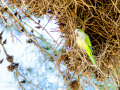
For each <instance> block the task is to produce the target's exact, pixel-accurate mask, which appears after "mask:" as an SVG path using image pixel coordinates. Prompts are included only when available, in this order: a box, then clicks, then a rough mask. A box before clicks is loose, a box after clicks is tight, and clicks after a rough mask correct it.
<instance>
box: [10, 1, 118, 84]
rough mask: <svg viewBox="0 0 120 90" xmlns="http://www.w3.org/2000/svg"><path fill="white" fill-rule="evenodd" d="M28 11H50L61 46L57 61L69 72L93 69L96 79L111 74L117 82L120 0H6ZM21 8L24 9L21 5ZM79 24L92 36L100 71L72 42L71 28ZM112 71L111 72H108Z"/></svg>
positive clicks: (87, 71) (35, 14)
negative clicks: (64, 50)
mask: <svg viewBox="0 0 120 90" xmlns="http://www.w3.org/2000/svg"><path fill="white" fill-rule="evenodd" d="M8 3H12V4H14V5H15V6H16V7H17V8H21V9H22V5H23V6H25V9H26V10H29V12H28V13H26V14H27V15H34V16H36V17H40V16H42V15H43V14H49V15H52V16H54V17H55V19H56V20H57V24H58V25H59V29H60V32H61V33H62V38H64V39H65V44H64V47H63V48H64V49H66V51H67V52H66V53H61V55H60V56H59V59H58V60H59V62H60V63H62V64H64V65H66V66H67V69H68V70H69V71H70V72H73V71H74V72H75V74H76V75H79V73H80V72H82V75H86V74H89V73H93V74H94V75H95V78H96V79H97V80H98V81H99V80H102V81H104V77H106V75H107V76H110V77H112V78H114V80H115V82H116V83H117V84H119V79H120V74H119V68H120V2H119V1H117V0H25V1H24V2H23V0H17V1H16V0H8ZM23 10H24V9H23ZM76 28H80V29H82V30H83V31H85V32H86V33H87V34H88V35H89V37H90V40H91V43H92V48H93V52H94V58H95V60H96V63H97V65H98V66H99V68H100V70H101V71H97V69H96V68H95V67H94V66H93V64H92V62H91V60H90V59H89V57H88V56H87V55H86V54H85V52H84V51H83V50H81V49H80V48H78V46H77V44H76V43H75V35H74V30H75V29H76ZM111 71H113V72H114V75H113V74H112V73H111ZM116 78H117V79H116Z"/></svg>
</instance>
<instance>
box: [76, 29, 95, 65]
mask: <svg viewBox="0 0 120 90" xmlns="http://www.w3.org/2000/svg"><path fill="white" fill-rule="evenodd" d="M74 32H75V36H76V42H77V44H78V46H79V47H80V48H81V49H84V50H86V53H87V54H88V56H89V58H90V59H91V61H92V63H93V64H94V65H95V66H96V67H97V65H96V63H95V60H94V57H93V50H92V45H91V42H90V38H89V36H88V35H87V34H86V33H85V32H84V31H82V30H81V29H75V31H74Z"/></svg>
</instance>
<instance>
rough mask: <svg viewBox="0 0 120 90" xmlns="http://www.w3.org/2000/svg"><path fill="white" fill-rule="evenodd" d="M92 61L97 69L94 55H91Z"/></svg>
mask: <svg viewBox="0 0 120 90" xmlns="http://www.w3.org/2000/svg"><path fill="white" fill-rule="evenodd" d="M90 59H91V61H92V63H93V64H94V65H95V66H96V67H97V65H96V63H95V59H94V57H93V55H91V56H90Z"/></svg>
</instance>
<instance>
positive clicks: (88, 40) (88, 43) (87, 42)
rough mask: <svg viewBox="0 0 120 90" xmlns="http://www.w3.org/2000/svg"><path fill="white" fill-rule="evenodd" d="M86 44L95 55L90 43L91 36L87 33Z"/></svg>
mask: <svg viewBox="0 0 120 90" xmlns="http://www.w3.org/2000/svg"><path fill="white" fill-rule="evenodd" d="M85 42H86V44H87V45H88V46H89V48H90V49H91V51H92V53H93V50H92V45H91V42H90V38H89V36H88V35H87V34H86V33H85Z"/></svg>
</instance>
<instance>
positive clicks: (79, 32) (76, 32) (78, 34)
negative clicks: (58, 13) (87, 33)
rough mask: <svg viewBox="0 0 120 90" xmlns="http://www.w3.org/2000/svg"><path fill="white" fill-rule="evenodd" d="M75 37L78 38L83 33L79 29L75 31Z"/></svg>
mask: <svg viewBox="0 0 120 90" xmlns="http://www.w3.org/2000/svg"><path fill="white" fill-rule="evenodd" d="M74 32H75V36H76V37H79V36H81V35H82V34H83V33H84V32H83V31H82V30H81V29H75V31H74Z"/></svg>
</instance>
